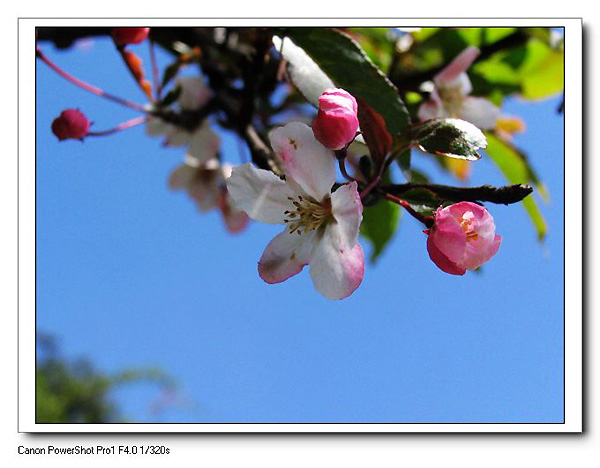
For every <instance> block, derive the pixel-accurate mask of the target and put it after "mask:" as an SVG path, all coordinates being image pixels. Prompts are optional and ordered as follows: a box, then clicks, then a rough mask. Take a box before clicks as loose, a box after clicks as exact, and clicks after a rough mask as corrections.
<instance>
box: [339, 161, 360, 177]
mask: <svg viewBox="0 0 600 468" xmlns="http://www.w3.org/2000/svg"><path fill="white" fill-rule="evenodd" d="M338 164H339V166H340V172H341V173H342V175H343V176H344V177H345V178H346V179H347V180H349V181H350V182H355V181H356V179H355V178H354V177H352V176H351V175H350V174H348V171H346V158H339V159H338Z"/></svg>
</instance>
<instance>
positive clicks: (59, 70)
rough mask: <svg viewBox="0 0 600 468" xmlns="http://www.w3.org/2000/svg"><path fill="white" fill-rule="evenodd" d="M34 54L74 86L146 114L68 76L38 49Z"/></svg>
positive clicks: (118, 98)
mask: <svg viewBox="0 0 600 468" xmlns="http://www.w3.org/2000/svg"><path fill="white" fill-rule="evenodd" d="M35 54H36V56H37V57H39V58H40V60H41V61H42V62H44V63H45V64H46V65H48V66H49V67H50V68H51V69H52V70H54V71H55V72H56V73H58V74H59V75H60V76H62V77H63V78H65V79H66V80H67V81H70V82H71V83H73V84H74V85H75V86H78V87H80V88H82V89H85V90H86V91H88V92H90V93H92V94H95V95H96V96H100V97H103V98H106V99H109V100H111V101H114V102H116V103H119V104H121V105H123V106H126V107H129V108H131V109H135V110H137V111H140V112H144V113H145V112H147V111H146V109H144V107H143V106H141V105H139V104H136V103H135V102H131V101H128V100H126V99H122V98H120V97H118V96H113V95H112V94H109V93H107V92H106V91H103V90H101V89H100V88H96V87H95V86H92V85H90V84H88V83H86V82H84V81H81V80H80V79H77V78H75V77H74V76H71V75H69V74H68V73H67V72H66V71H64V70H62V69H61V68H59V67H58V66H57V65H55V64H54V63H53V62H51V61H50V59H48V58H47V57H46V56H45V55H44V54H43V53H42V51H41V50H40V49H39V47H36V48H35Z"/></svg>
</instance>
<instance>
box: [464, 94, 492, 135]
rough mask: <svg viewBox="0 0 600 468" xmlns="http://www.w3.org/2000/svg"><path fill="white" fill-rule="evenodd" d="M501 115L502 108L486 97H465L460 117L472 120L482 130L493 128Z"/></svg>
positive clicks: (468, 120)
mask: <svg viewBox="0 0 600 468" xmlns="http://www.w3.org/2000/svg"><path fill="white" fill-rule="evenodd" d="M499 117H500V109H499V108H498V107H496V106H495V105H494V104H492V103H491V102H490V101H488V100H487V99H485V98H480V97H471V96H469V97H468V98H466V99H465V101H464V103H463V106H462V109H461V111H460V118H461V119H463V120H466V121H467V122H471V123H472V124H473V125H475V126H477V127H479V128H480V129H482V130H491V129H492V128H494V127H495V126H496V122H497V121H498V118H499Z"/></svg>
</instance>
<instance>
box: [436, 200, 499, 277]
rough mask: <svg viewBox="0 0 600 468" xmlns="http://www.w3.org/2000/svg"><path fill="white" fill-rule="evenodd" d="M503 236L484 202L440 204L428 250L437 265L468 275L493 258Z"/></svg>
mask: <svg viewBox="0 0 600 468" xmlns="http://www.w3.org/2000/svg"><path fill="white" fill-rule="evenodd" d="M501 241H502V237H501V236H499V235H497V234H496V226H495V225H494V218H492V215H491V214H490V213H489V212H488V211H487V210H486V209H485V208H484V207H482V206H480V205H477V204H476V203H471V202H460V203H456V204H454V205H450V206H448V207H446V208H438V210H437V212H436V214H435V222H434V224H433V226H432V227H431V229H430V230H429V238H428V239H427V251H428V252H429V257H430V258H431V260H433V263H435V264H436V265H437V267H438V268H439V269H440V270H442V271H444V272H446V273H450V274H451V275H464V274H465V272H466V270H475V269H476V268H479V267H480V266H481V265H483V264H484V263H485V262H487V261H488V260H489V259H490V258H492V257H493V256H494V255H495V254H496V252H497V251H498V248H499V247H500V242H501Z"/></svg>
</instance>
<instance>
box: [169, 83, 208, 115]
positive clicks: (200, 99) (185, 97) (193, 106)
mask: <svg viewBox="0 0 600 468" xmlns="http://www.w3.org/2000/svg"><path fill="white" fill-rule="evenodd" d="M177 84H178V85H179V86H181V94H180V95H179V98H178V99H177V102H178V103H179V107H181V109H182V110H185V111H195V110H198V109H200V108H201V107H202V106H204V105H205V104H206V103H207V102H208V100H209V99H210V97H211V95H212V91H211V89H210V88H209V87H208V86H206V84H205V83H204V80H203V79H202V78H201V77H197V76H184V77H181V78H178V79H177Z"/></svg>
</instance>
